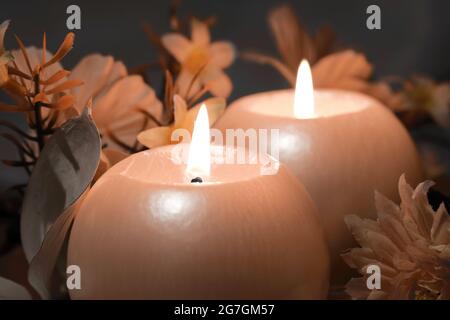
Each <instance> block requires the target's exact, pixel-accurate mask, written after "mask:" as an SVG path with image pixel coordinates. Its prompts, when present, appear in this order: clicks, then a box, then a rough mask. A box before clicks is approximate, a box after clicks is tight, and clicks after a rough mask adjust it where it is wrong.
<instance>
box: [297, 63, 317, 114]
mask: <svg viewBox="0 0 450 320" xmlns="http://www.w3.org/2000/svg"><path fill="white" fill-rule="evenodd" d="M294 115H295V117H296V118H301V119H303V118H311V117H313V116H314V87H313V81H312V74H311V68H310V67H309V63H308V61H306V60H302V62H301V63H300V66H299V67H298V72H297V83H296V86H295V95H294Z"/></svg>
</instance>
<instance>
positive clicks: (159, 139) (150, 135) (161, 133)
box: [138, 95, 225, 148]
mask: <svg viewBox="0 0 450 320" xmlns="http://www.w3.org/2000/svg"><path fill="white" fill-rule="evenodd" d="M173 100H174V109H175V110H174V122H173V124H172V125H170V126H164V127H156V128H151V129H148V130H145V131H143V132H141V133H140V134H139V135H138V140H139V142H140V143H141V144H143V145H145V146H146V147H148V148H155V147H159V146H163V145H168V144H173V143H177V142H179V141H173V140H172V133H173V132H174V131H175V130H177V129H186V130H187V131H188V132H189V133H190V134H191V135H192V131H193V129H194V121H195V119H196V117H197V113H198V111H199V109H200V106H201V105H202V104H204V105H205V106H206V109H207V110H208V117H209V122H210V125H213V124H214V122H216V120H217V119H218V118H219V117H220V116H221V115H222V113H223V112H224V111H225V100H224V99H223V98H210V99H207V100H205V101H204V102H202V103H201V104H197V105H196V106H195V107H193V108H191V109H188V106H187V104H186V101H185V100H184V99H183V98H181V97H180V96H179V95H175V96H174V98H173Z"/></svg>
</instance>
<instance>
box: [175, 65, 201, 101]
mask: <svg viewBox="0 0 450 320" xmlns="http://www.w3.org/2000/svg"><path fill="white" fill-rule="evenodd" d="M203 72H204V71H203ZM199 78H201V77H197V79H195V80H194V82H192V80H193V79H194V75H193V74H191V73H190V72H189V71H187V70H186V69H184V68H183V69H181V72H180V73H179V74H178V77H177V80H176V82H175V86H176V92H178V94H179V95H180V96H182V97H183V98H185V99H189V98H191V97H192V96H193V95H194V94H195V93H196V92H198V91H199V90H200V88H201V82H200V79H199ZM189 87H190V88H189ZM188 90H189V92H188Z"/></svg>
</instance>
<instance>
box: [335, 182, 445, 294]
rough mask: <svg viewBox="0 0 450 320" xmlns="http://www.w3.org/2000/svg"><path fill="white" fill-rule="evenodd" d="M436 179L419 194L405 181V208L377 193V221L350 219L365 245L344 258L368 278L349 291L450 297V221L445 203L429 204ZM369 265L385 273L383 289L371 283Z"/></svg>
mask: <svg viewBox="0 0 450 320" xmlns="http://www.w3.org/2000/svg"><path fill="white" fill-rule="evenodd" d="M432 185H433V183H432V182H431V181H425V182H422V183H420V184H419V185H418V186H417V188H416V189H415V190H413V189H412V188H411V186H410V185H408V183H407V182H406V180H405V177H404V175H402V176H401V177H400V180H399V193H400V198H401V205H400V206H397V205H396V204H395V203H393V202H392V201H390V200H389V199H387V198H385V197H384V196H383V195H381V194H379V193H375V205H376V208H377V212H378V219H377V220H376V221H374V220H371V219H362V218H360V217H358V216H355V215H351V216H347V217H346V218H345V223H346V224H347V226H348V227H349V229H350V231H351V232H352V234H353V236H354V237H355V239H356V241H357V242H358V243H359V245H360V246H361V247H360V248H354V249H351V250H350V251H348V252H346V253H344V254H343V255H342V257H343V259H344V261H345V262H346V263H347V264H348V265H349V266H350V267H351V268H354V269H356V270H357V271H358V272H359V273H360V274H361V275H363V277H361V278H353V279H351V280H350V281H349V282H348V283H347V285H346V291H347V293H348V294H350V296H351V297H352V298H355V299H402V300H403V299H442V300H444V299H445V300H447V299H450V217H449V215H448V212H447V210H446V208H445V205H444V204H441V205H440V207H439V208H438V209H437V210H436V211H434V210H433V208H432V207H431V206H430V204H429V203H428V198H427V192H428V190H429V188H430V187H431V186H432ZM369 265H378V266H379V267H380V269H381V289H378V290H377V289H373V290H369V289H368V288H367V285H366V279H367V276H368V274H367V273H366V270H367V267H368V266H369Z"/></svg>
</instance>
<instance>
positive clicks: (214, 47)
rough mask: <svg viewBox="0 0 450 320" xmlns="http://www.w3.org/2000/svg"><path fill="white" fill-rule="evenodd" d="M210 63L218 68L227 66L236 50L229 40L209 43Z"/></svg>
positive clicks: (231, 61)
mask: <svg viewBox="0 0 450 320" xmlns="http://www.w3.org/2000/svg"><path fill="white" fill-rule="evenodd" d="M209 53H210V64H213V65H215V66H218V67H220V68H227V67H229V66H230V65H231V64H232V63H233V61H234V59H235V57H236V50H235V48H234V46H233V44H232V43H231V42H228V41H218V42H214V43H212V44H211V46H210V49H209Z"/></svg>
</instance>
